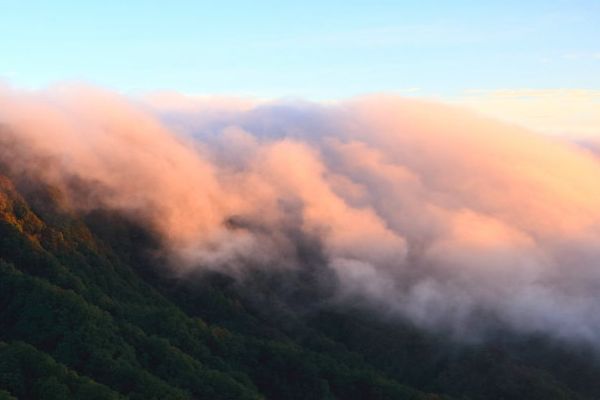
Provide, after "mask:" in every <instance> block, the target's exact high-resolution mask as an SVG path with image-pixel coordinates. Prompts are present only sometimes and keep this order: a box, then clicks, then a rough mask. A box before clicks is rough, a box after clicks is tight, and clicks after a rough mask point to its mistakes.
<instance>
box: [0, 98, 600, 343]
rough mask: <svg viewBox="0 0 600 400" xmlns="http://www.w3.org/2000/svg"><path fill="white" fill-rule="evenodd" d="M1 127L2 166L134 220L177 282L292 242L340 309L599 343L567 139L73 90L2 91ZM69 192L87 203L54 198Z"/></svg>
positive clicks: (377, 110) (440, 119) (599, 236)
mask: <svg viewBox="0 0 600 400" xmlns="http://www.w3.org/2000/svg"><path fill="white" fill-rule="evenodd" d="M234 103H235V102H234ZM223 109H226V112H221V111H222V110H223ZM215 110H218V111H219V112H215ZM0 123H2V124H3V125H5V126H7V127H9V128H10V129H9V130H6V131H5V132H4V133H3V135H4V136H10V137H11V138H12V139H13V140H16V141H17V143H20V144H21V145H22V147H21V150H19V152H18V153H17V150H15V149H12V150H11V152H10V153H8V152H6V151H5V152H4V154H3V158H4V159H7V158H11V156H12V159H11V160H10V162H11V164H13V167H14V168H17V169H18V168H21V169H22V170H24V171H25V170H26V171H29V172H37V173H38V174H40V175H41V176H43V177H44V178H45V179H47V180H49V181H51V182H52V183H54V184H56V185H60V186H62V187H63V188H64V190H66V191H67V193H71V201H72V202H73V204H74V206H76V207H80V208H83V209H86V208H93V207H99V206H101V207H109V208H114V209H117V210H121V211H125V212H130V213H133V214H134V215H137V216H139V217H140V218H144V219H145V220H146V221H149V222H150V223H151V224H152V225H153V226H154V227H155V228H156V229H157V230H158V231H159V232H160V233H161V234H162V238H163V241H164V244H165V247H166V248H167V249H168V252H169V255H170V256H171V257H172V260H173V265H174V267H175V268H177V269H178V270H179V271H185V270H186V269H196V268H212V269H219V270H222V271H226V272H227V271H228V272H230V273H243V271H244V269H245V268H247V267H248V266H251V267H252V268H256V267H259V268H283V269H285V268H302V267H303V264H302V263H303V262H304V261H302V260H301V259H299V258H298V255H297V252H296V249H295V246H296V243H295V241H297V240H298V237H299V235H300V236H305V237H311V238H315V239H316V240H318V242H319V243H320V246H321V247H322V251H323V253H324V257H325V259H326V264H327V266H326V267H327V268H330V269H331V270H332V271H333V272H334V273H335V275H336V277H337V279H338V281H339V283H340V288H339V289H340V290H339V293H338V295H339V297H340V298H342V299H344V298H348V297H350V298H355V299H356V298H361V299H363V300H365V301H367V302H369V303H372V304H374V305H376V306H378V307H380V308H382V309H386V310H388V312H390V313H397V314H399V315H403V316H405V317H409V318H412V319H413V320H414V321H415V322H417V323H419V324H422V325H425V326H430V327H444V328H447V329H451V330H453V331H455V332H458V333H460V332H463V331H465V330H467V331H468V330H471V328H472V327H473V324H474V322H473V319H474V318H475V317H474V316H475V315H477V314H476V311H478V312H481V311H485V312H487V313H493V314H494V315H495V316H496V317H497V318H498V319H500V320H502V321H504V322H506V323H507V324H509V325H510V326H511V327H513V328H514V329H517V330H523V331H537V330H542V331H546V332H550V333H552V334H555V335H557V336H570V337H578V338H585V339H590V340H599V339H600V337H598V334H597V332H599V330H598V328H600V317H598V316H597V315H598V313H597V312H595V310H596V308H597V307H598V306H599V305H600V304H599V303H598V301H597V300H596V299H597V298H598V294H600V293H598V291H600V270H599V269H598V268H597V267H596V260H597V259H598V256H600V250H598V249H600V246H599V245H600V229H599V228H600V185H599V184H598V183H600V163H599V161H598V159H597V158H596V157H594V156H593V155H592V154H591V153H590V152H588V151H586V150H584V149H582V148H580V147H578V146H575V145H573V144H571V143H569V142H567V141H562V140H561V139H556V138H548V137H544V136H540V135H538V134H535V133H532V132H531V131H527V130H525V129H523V128H518V127H516V126H514V125H509V124H505V123H500V122H497V121H495V120H492V119H488V118H486V117H483V116H479V115H475V114H473V113H471V112H469V111H466V110H464V109H462V108H459V107H452V106H447V105H442V104H436V103H432V102H424V101H419V100H408V99H401V98H396V97H384V96H376V97H367V98H359V99H354V100H351V101H347V102H340V103H335V104H329V105H316V104H307V103H300V102H291V103H277V102H275V103H264V102H262V103H257V104H251V105H248V104H244V106H238V105H235V104H234V105H233V106H231V105H229V103H228V104H226V105H222V104H221V105H219V104H217V105H214V104H211V103H210V102H208V103H206V104H203V103H202V102H201V103H194V107H187V106H186V107H184V108H178V109H177V110H176V111H173V108H172V107H171V105H169V106H167V107H166V108H161V107H160V105H156V104H154V105H153V107H148V106H147V104H145V105H140V103H139V102H133V101H130V100H127V99H124V98H122V97H119V96H117V95H114V94H111V93H107V92H103V91H100V90H96V89H90V88H78V89H72V88H71V89H63V90H54V91H47V92H43V93H20V92H15V91H10V90H4V91H3V92H2V93H1V94H0ZM73 177H78V178H80V179H82V180H84V181H86V182H88V183H89V184H90V185H91V187H93V188H94V190H92V191H91V194H90V195H88V196H86V197H85V198H81V197H77V196H75V193H73V192H69V191H70V189H69V184H68V181H69V179H72V178H73ZM565 326H568V327H569V328H565Z"/></svg>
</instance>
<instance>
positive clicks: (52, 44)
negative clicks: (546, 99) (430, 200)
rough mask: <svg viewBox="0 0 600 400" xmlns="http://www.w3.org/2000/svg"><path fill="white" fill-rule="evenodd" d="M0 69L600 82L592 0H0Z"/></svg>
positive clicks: (276, 92) (182, 82) (433, 82)
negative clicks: (299, 0) (161, 0)
mask: <svg viewBox="0 0 600 400" xmlns="http://www.w3.org/2000/svg"><path fill="white" fill-rule="evenodd" d="M0 79H3V80H5V81H7V82H9V83H10V84H13V85H16V86H19V87H34V88H37V87H44V86H47V85H51V84H54V83H57V82H59V83H60V82H65V81H85V82H90V83H93V84H97V85H102V86H107V87H110V88H113V89H117V90H120V91H124V92H128V93H140V92H142V93H143V92H149V91H156V90H176V91H180V92H184V93H194V94H231V95H252V96H260V97H280V96H298V97H306V98H310V99H332V98H342V97H347V96H352V95H356V94H361V93H371V92H397V93H418V94H425V95H440V96H455V95H458V94H460V93H463V92H464V91H466V90H471V89H485V90H496V89H507V88H532V89H547V88H583V89H591V90H598V89H600V1H555V0H545V1H521V2H516V1H495V2H492V1H485V2H484V1H411V2H405V1H379V2H377V1H362V2H357V1H303V2H287V1H273V2H259V1H256V2H253V1H247V2H242V1H222V2H217V1H212V2H201V1H169V2H166V1H164V2H151V1H131V0H130V1H119V2H117V1H113V2H111V1H95V2H94V1H84V2H75V1H43V2H42V1H2V0H0Z"/></svg>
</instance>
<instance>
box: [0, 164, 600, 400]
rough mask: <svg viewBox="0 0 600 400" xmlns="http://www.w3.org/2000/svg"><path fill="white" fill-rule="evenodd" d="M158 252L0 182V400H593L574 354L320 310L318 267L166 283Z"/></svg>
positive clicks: (27, 189)
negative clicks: (447, 334) (452, 335)
mask: <svg viewBox="0 0 600 400" xmlns="http://www.w3.org/2000/svg"><path fill="white" fill-rule="evenodd" d="M305 245H306V246H310V245H311V244H310V243H306V244H305ZM158 246H159V245H158V242H157V241H156V240H155V238H154V236H153V234H152V232H151V231H150V230H148V229H146V228H145V227H144V226H141V225H140V223H139V221H134V220H132V219H130V218H128V217H127V216H124V215H120V214H117V213H114V212H111V211H107V210H94V211H91V212H86V213H82V212H76V211H74V210H72V209H70V208H69V207H68V206H67V205H66V203H65V202H64V201H63V199H62V197H61V193H60V192H59V191H58V190H56V189H55V188H52V187H47V186H45V185H42V184H40V183H39V182H35V181H32V180H25V179H16V178H15V177H14V176H13V177H11V178H9V177H8V176H6V175H2V177H0V399H13V398H18V399H66V398H75V399H86V400H88V399H125V398H130V399H344V400H346V399H430V400H433V399H452V398H454V399H523V398H527V399H544V400H549V399H595V398H600V380H598V379H597V377H598V376H600V365H599V364H598V362H597V361H596V358H595V357H594V356H593V355H592V354H591V353H590V352H589V349H586V348H584V347H583V346H580V347H569V348H566V347H565V346H566V345H563V344H557V343H556V342H552V341H550V340H549V339H545V338H544V337H533V336H531V337H518V336H515V335H509V334H500V333H498V334H497V337H495V338H492V339H487V340H485V341H483V342H477V343H462V344H461V343H457V342H456V340H454V339H452V340H451V339H448V338H446V337H445V336H444V335H443V334H437V335H434V334H432V333H426V332H423V331H421V330H418V329H416V328H415V327H413V326H411V325H409V324H408V323H405V322H402V321H398V320H395V319H392V320H388V319H386V318H383V317H378V316H377V315H374V314H373V313H372V312H370V311H369V310H366V309H364V308H362V307H361V306H359V305H356V306H352V305H340V304H339V303H331V302H328V301H327V295H328V291H329V287H328V285H334V284H335V282H334V280H332V279H329V278H328V277H327V271H326V270H323V269H322V268H320V266H319V259H318V257H316V258H315V259H314V260H313V259H307V260H306V262H307V264H308V265H310V264H311V263H314V268H309V269H307V270H301V271H297V272H294V273H289V272H288V273H277V272H271V273H266V272H264V271H258V270H257V271H256V272H255V273H248V276H246V277H244V278H243V279H241V280H240V278H238V277H231V276H227V275H222V274H219V273H216V272H213V273H210V274H208V273H204V274H198V273H197V274H193V275H190V274H186V275H184V276H178V275H177V274H176V273H173V272H172V270H171V269H169V268H167V267H166V266H165V265H164V263H165V261H164V260H162V259H161V257H160V255H159V254H160V253H159V252H158V250H159V249H158ZM307 253H308V252H307ZM314 253H315V252H310V254H314Z"/></svg>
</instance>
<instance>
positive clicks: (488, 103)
mask: <svg viewBox="0 0 600 400" xmlns="http://www.w3.org/2000/svg"><path fill="white" fill-rule="evenodd" d="M455 103H457V104H459V105H462V106H467V107H470V108H473V109H475V110H477V111H479V112H482V113H484V114H486V115H489V116H491V117H494V118H498V119H501V120H505V121H507V122H510V123H514V124H517V125H521V126H523V127H526V128H529V129H532V130H536V131H538V132H541V133H545V134H550V135H554V136H563V137H568V138H571V139H574V140H581V139H589V138H593V137H598V136H600V91H598V90H584V89H541V90H540V89H517V90H497V91H470V92H467V93H465V95H464V96H462V97H460V98H458V99H457V100H456V101H455Z"/></svg>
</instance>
